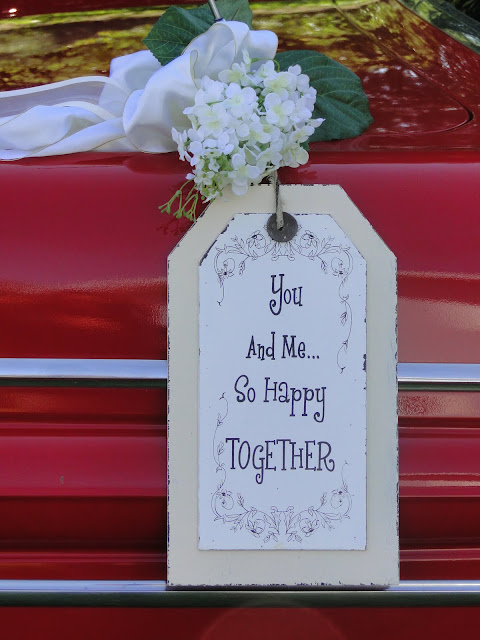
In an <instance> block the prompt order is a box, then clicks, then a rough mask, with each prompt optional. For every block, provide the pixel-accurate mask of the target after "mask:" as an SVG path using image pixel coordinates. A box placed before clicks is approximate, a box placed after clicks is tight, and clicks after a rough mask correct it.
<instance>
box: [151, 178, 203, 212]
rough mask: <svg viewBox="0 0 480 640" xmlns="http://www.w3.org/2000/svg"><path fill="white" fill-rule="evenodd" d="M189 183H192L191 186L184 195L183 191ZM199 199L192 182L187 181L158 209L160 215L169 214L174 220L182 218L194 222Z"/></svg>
mask: <svg viewBox="0 0 480 640" xmlns="http://www.w3.org/2000/svg"><path fill="white" fill-rule="evenodd" d="M189 183H192V186H191V187H190V190H189V191H188V193H187V194H186V195H185V194H184V191H183V190H184V189H185V188H186V186H187V185H188V184H189ZM199 197H200V193H199V192H198V191H197V188H196V185H195V184H194V183H193V182H192V180H187V182H184V183H183V184H182V186H181V187H180V189H177V191H175V193H174V194H173V196H172V197H171V198H170V200H169V201H168V202H166V203H165V204H162V205H161V206H159V207H158V208H159V210H160V211H161V212H162V213H169V214H170V213H171V214H172V215H174V216H175V217H176V218H182V217H183V218H187V219H188V220H191V221H192V222H194V221H195V220H196V218H197V215H196V213H197V204H198V199H199ZM175 205H176V206H175Z"/></svg>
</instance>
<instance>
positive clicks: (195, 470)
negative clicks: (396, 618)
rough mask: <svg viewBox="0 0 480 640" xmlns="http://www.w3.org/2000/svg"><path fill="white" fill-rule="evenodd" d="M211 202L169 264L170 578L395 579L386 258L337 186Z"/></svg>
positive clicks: (205, 581) (263, 190)
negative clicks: (288, 219)
mask: <svg viewBox="0 0 480 640" xmlns="http://www.w3.org/2000/svg"><path fill="white" fill-rule="evenodd" d="M281 193H282V199H283V208H284V210H285V211H286V212H289V213H291V214H293V215H294V218H295V220H296V222H297V224H298V231H297V233H296V235H295V236H294V237H293V238H292V240H290V241H288V242H275V241H273V240H272V239H271V238H270V236H269V234H268V232H267V229H266V226H267V221H268V219H269V217H270V215H271V213H272V212H273V210H274V190H273V188H272V187H269V186H261V187H256V188H255V189H252V190H251V192H250V193H249V194H248V195H247V196H246V197H244V198H237V197H235V196H233V195H232V196H230V198H229V199H228V201H225V200H223V201H221V202H216V203H214V204H213V205H212V206H210V207H209V209H208V210H207V211H206V212H205V214H204V215H203V216H202V217H201V218H200V219H199V220H198V222H197V223H196V225H195V226H194V227H193V228H192V229H191V230H190V231H189V233H188V234H187V235H186V236H185V237H184V238H183V239H182V241H181V242H180V243H179V245H178V246H177V247H176V249H175V250H174V251H173V252H172V254H171V256H170V259H169V433H168V438H169V494H168V503H169V507H168V508H169V540H168V582H169V584H171V585H225V586H234V585H262V586H267V585H285V586H293V585H315V586H319V585H328V584H331V585H341V584H343V585H362V584H364V585H371V584H375V585H386V584H392V583H394V582H396V581H398V535H397V479H398V470H397V440H396V426H397V421H396V333H395V325H396V322H395V321H396V279H395V277H396V273H395V258H394V256H393V255H392V254H391V252H390V251H389V250H388V249H387V248H386V247H385V245H384V244H383V242H382V241H381V240H380V238H379V237H378V236H377V235H376V234H375V232H374V231H373V229H372V228H371V226H370V224H369V223H368V222H367V221H366V220H365V218H363V216H362V215H361V213H360V212H359V211H358V210H357V209H356V208H355V206H354V205H353V204H352V202H351V201H350V200H349V199H348V197H347V196H346V194H345V193H344V192H343V190H342V189H341V188H340V187H337V186H293V185H290V186H282V187H281Z"/></svg>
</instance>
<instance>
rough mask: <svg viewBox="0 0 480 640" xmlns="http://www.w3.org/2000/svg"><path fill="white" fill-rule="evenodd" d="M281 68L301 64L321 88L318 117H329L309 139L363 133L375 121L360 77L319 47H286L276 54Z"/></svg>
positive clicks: (317, 86) (333, 138)
mask: <svg viewBox="0 0 480 640" xmlns="http://www.w3.org/2000/svg"><path fill="white" fill-rule="evenodd" d="M275 60H277V61H278V63H279V65H280V70H281V71H286V70H287V69H288V67H291V66H293V65H295V64H299V65H300V67H301V69H302V72H303V73H306V74H307V75H308V77H309V78H310V86H312V87H314V88H315V89H316V90H317V100H316V103H315V110H314V112H313V117H314V118H325V122H324V123H323V124H322V125H321V126H320V127H318V128H317V129H315V133H314V134H313V135H312V136H311V137H310V139H309V142H317V141H319V140H342V139H343V138H353V137H354V136H358V135H360V134H361V133H362V132H363V131H365V129H366V128H367V127H368V126H369V125H370V124H371V123H372V122H373V118H372V116H371V115H370V110H369V108H368V98H367V96H366V95H365V93H364V91H363V87H362V83H361V80H360V78H358V77H357V76H356V75H355V74H354V73H353V71H350V69H347V67H344V66H343V65H342V64H340V63H339V62H336V61H335V60H332V59H331V58H328V57H327V56H325V55H323V54H322V53H318V52H316V51H285V52H283V53H278V54H277V55H276V56H275Z"/></svg>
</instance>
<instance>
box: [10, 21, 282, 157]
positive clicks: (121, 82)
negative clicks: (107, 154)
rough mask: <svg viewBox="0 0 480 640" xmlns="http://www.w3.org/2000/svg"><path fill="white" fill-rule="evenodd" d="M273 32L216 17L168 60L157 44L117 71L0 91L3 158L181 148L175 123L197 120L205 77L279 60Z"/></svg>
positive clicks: (117, 62) (124, 60)
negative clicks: (194, 113)
mask: <svg viewBox="0 0 480 640" xmlns="http://www.w3.org/2000/svg"><path fill="white" fill-rule="evenodd" d="M276 49H277V36H276V35H275V34H274V33H273V32H272V31H250V30H249V28H248V26H247V25H246V24H244V23H243V22H226V21H224V20H222V21H220V22H216V23H215V24H214V25H212V26H211V27H210V29H208V31H206V32H205V33H203V34H202V35H200V36H198V38H195V40H193V41H192V42H191V43H190V44H189V45H188V47H187V48H186V49H185V51H184V52H183V54H182V55H181V56H179V57H178V58H175V59H174V60H172V61H171V62H170V63H168V64H167V65H165V66H161V65H160V63H159V62H158V61H157V60H156V58H155V57H154V56H153V55H152V54H151V53H150V52H149V51H138V52H137V53H132V54H130V55H126V56H122V57H120V58H114V59H113V60H112V62H111V65H110V77H109V78H105V77H100V76H99V77H97V76H89V77H84V78H74V79H72V80H64V81H63V82H55V83H53V84H48V85H44V86H40V87H33V88H30V89H20V90H17V91H5V92H3V93H0V160H18V159H20V158H25V157H39V156H54V155H62V154H66V153H77V152H79V151H145V152H147V153H165V152H167V151H174V150H175V149H176V148H177V145H176V143H175V142H174V141H173V139H172V134H171V130H172V127H174V128H175V129H176V130H177V131H183V130H185V129H187V128H189V126H190V121H189V120H188V118H187V116H185V115H184V114H183V110H184V109H185V108H186V107H188V106H191V105H193V103H194V98H195V93H196V92H197V89H198V87H199V85H200V80H201V79H202V78H203V77H204V76H209V77H210V78H212V79H213V80H217V79H218V74H219V73H220V71H223V70H224V69H229V68H230V67H231V66H232V64H233V63H235V62H237V63H240V62H242V60H243V52H244V51H246V52H247V53H248V54H249V56H250V58H252V59H259V60H262V61H264V60H265V59H271V58H273V57H274V56H275V52H276Z"/></svg>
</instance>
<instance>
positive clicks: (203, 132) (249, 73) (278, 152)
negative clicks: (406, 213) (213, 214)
mask: <svg viewBox="0 0 480 640" xmlns="http://www.w3.org/2000/svg"><path fill="white" fill-rule="evenodd" d="M252 66H253V67H254V69H253V70H252ZM315 100H316V91H315V89H314V88H312V87H310V85H309V79H308V76H306V75H305V74H303V73H302V70H301V68H300V66H299V65H294V66H292V67H290V68H289V69H288V70H287V71H276V70H275V64H274V62H273V60H267V61H266V62H264V63H262V64H260V63H259V62H255V63H253V62H252V60H251V59H250V57H249V56H248V54H246V53H245V52H244V56H243V62H242V63H235V64H234V65H232V67H231V69H226V70H224V71H222V72H220V73H219V75H218V80H212V79H211V78H208V77H205V78H203V79H202V81H201V83H200V88H199V89H198V91H197V94H196V96H195V100H194V104H193V105H192V106H191V107H188V108H186V109H185V110H184V114H186V115H187V116H188V118H189V120H190V122H191V127H190V128H189V129H188V130H186V131H182V132H178V131H176V130H175V129H173V130H172V137H173V139H174V140H175V142H176V143H177V146H178V152H179V154H180V157H181V159H182V160H188V162H190V164H191V166H192V167H193V171H192V172H191V173H189V174H188V175H187V180H193V182H194V185H195V187H196V189H198V191H199V192H200V193H201V195H202V197H203V199H204V201H205V202H208V201H210V200H213V199H214V198H216V197H217V196H218V195H220V194H221V192H222V190H223V189H224V188H225V187H226V186H228V185H230V186H231V188H232V190H233V192H234V193H235V194H237V195H243V194H245V193H247V191H248V187H249V185H250V184H252V183H254V184H257V183H259V182H260V181H261V180H262V179H263V178H264V177H266V176H267V175H269V174H271V173H272V172H273V171H276V170H277V169H278V168H280V167H282V166H290V167H298V166H300V165H302V164H305V163H306V162H307V161H308V152H307V151H306V149H305V148H304V147H303V146H302V145H303V144H304V143H305V142H307V140H308V139H309V137H310V136H311V135H312V134H313V133H314V131H315V128H316V127H318V126H320V125H321V123H322V122H323V119H322V118H316V119H314V118H312V113H313V110H314V107H315Z"/></svg>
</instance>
